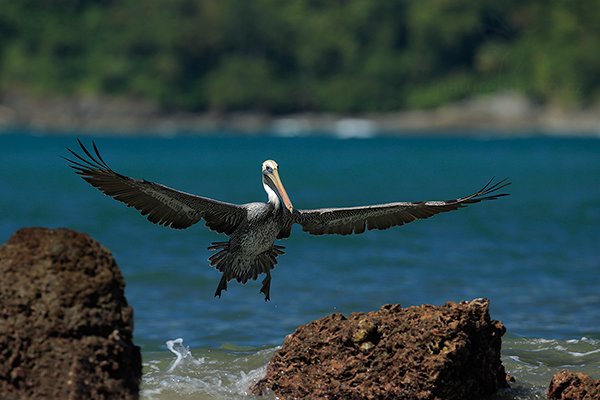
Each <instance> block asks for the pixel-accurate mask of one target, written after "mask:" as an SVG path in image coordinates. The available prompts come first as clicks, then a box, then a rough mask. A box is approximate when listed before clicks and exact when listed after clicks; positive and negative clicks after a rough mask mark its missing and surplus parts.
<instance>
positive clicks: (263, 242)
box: [66, 139, 510, 301]
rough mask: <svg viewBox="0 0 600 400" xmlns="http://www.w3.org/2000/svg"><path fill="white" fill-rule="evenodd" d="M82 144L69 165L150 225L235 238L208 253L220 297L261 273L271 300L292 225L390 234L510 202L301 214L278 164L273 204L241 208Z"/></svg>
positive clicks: (270, 188) (465, 200)
mask: <svg viewBox="0 0 600 400" xmlns="http://www.w3.org/2000/svg"><path fill="white" fill-rule="evenodd" d="M77 141H78V142H79V146H80V147H81V150H83V153H84V155H79V154H77V153H75V152H74V151H72V150H71V149H67V150H69V151H70V152H71V154H73V156H75V157H76V160H71V159H68V158H67V159H66V160H67V161H68V162H69V163H70V167H71V168H73V169H74V170H75V172H76V173H77V174H79V175H80V176H81V177H82V178H83V179H84V180H85V181H87V182H88V183H90V184H91V185H92V186H94V187H96V188H98V189H99V190H101V191H102V192H104V193H105V194H107V195H109V196H111V197H113V198H114V199H115V200H119V201H121V202H123V203H125V204H127V206H129V207H135V208H136V209H137V210H139V211H140V212H141V213H142V215H147V216H148V220H150V222H153V223H155V224H159V225H164V226H168V227H171V228H175V229H184V228H187V227H189V226H191V225H193V224H195V223H196V222H199V221H200V220H202V219H204V221H205V223H206V226H208V227H209V228H210V229H212V230H214V231H216V232H218V233H225V234H226V235H229V240H228V241H224V242H214V243H212V244H211V246H209V247H208V248H209V250H218V251H217V252H216V253H215V254H213V255H212V256H211V257H210V258H209V262H210V265H212V266H213V267H215V268H216V269H218V270H219V271H221V272H222V273H223V275H222V277H221V281H220V282H219V285H218V286H217V290H216V292H215V296H219V297H221V292H222V291H223V290H227V282H229V281H230V280H231V279H234V278H235V279H236V280H237V281H238V282H241V283H246V282H247V281H248V279H253V280H255V279H257V277H258V275H259V274H266V277H265V279H264V280H263V281H262V287H261V289H260V292H261V293H264V295H265V301H267V300H269V292H270V286H271V269H273V268H274V267H275V264H277V256H279V255H281V254H283V253H284V252H283V249H284V247H283V246H279V245H277V244H275V240H276V239H284V238H287V237H289V236H290V232H291V228H292V225H293V224H300V225H301V226H302V229H303V230H304V231H306V232H308V233H310V234H313V235H323V234H329V233H332V234H333V233H335V234H341V235H348V234H351V233H363V232H364V231H365V229H387V228H390V227H392V226H397V225H403V224H406V223H409V222H412V221H415V220H417V219H424V218H429V217H431V216H433V215H435V214H439V213H442V212H446V211H452V210H456V209H458V208H461V207H464V206H466V205H468V204H473V203H479V202H480V201H484V200H494V199H497V198H499V197H502V196H507V195H508V194H506V193H498V190H500V189H502V188H504V187H505V186H507V185H509V184H510V182H508V181H507V180H506V179H504V180H501V181H499V182H496V183H493V184H492V182H493V180H494V179H493V178H492V179H491V180H490V181H489V182H488V183H487V184H486V185H485V186H484V187H483V188H482V189H481V190H478V191H476V192H475V193H473V194H470V195H468V196H465V197H460V198H457V199H454V200H445V201H419V202H398V203H388V204H376V205H370V206H361V207H346V208H321V209H316V210H296V209H295V208H294V207H293V206H292V202H291V201H290V198H289V197H288V194H287V193H286V191H285V189H284V187H283V184H282V183H281V179H280V178H279V171H278V166H277V163H276V162H275V161H273V160H267V161H265V162H263V164H262V184H263V187H264V189H265V191H266V192H267V196H268V201H267V202H266V203H248V204H242V205H237V204H230V203H224V202H222V201H218V200H213V199H210V198H208V197H202V196H197V195H193V194H189V193H185V192H181V191H178V190H175V189H171V188H169V187H167V186H163V185H161V184H158V183H154V182H150V181H147V180H138V179H132V178H129V177H127V176H125V175H121V174H120V173H118V172H115V171H113V170H112V169H111V168H110V167H109V166H108V164H107V163H106V162H105V161H104V160H103V159H102V156H101V155H100V152H99V151H98V148H97V147H96V144H95V143H94V142H92V145H93V149H94V153H95V155H94V154H92V152H90V151H89V150H88V149H87V148H86V147H85V146H84V145H83V143H81V141H80V140H79V139H77Z"/></svg>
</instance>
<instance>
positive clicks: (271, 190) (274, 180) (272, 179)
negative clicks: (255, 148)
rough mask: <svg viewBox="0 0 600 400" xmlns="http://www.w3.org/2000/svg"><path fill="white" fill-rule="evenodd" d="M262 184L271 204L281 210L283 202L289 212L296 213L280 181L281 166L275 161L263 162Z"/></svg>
mask: <svg viewBox="0 0 600 400" xmlns="http://www.w3.org/2000/svg"><path fill="white" fill-rule="evenodd" d="M262 182H263V187H264V188H265V192H267V196H269V203H272V204H274V205H275V207H276V208H279V207H280V205H281V202H283V204H284V205H285V208H287V209H288V211H290V212H293V211H294V206H292V202H291V201H290V198H289V197H288V195H287V193H286V191H285V188H284V187H283V184H282V183H281V179H279V166H278V165H277V163H276V162H275V161H273V160H267V161H265V162H263V164H262ZM280 199H281V202H280Z"/></svg>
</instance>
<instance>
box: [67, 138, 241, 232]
mask: <svg viewBox="0 0 600 400" xmlns="http://www.w3.org/2000/svg"><path fill="white" fill-rule="evenodd" d="M77 141H78V142H79V146H80V147H81V149H82V150H83V152H84V153H85V156H87V158H86V157H84V156H81V155H79V154H77V153H75V152H74V151H73V150H71V149H67V150H69V151H70V152H71V154H73V155H74V156H75V157H76V158H77V161H74V160H70V159H68V158H66V160H67V161H68V162H69V163H70V165H69V166H70V167H71V168H73V169H74V170H75V172H76V173H77V174H78V175H80V176H81V177H82V178H83V179H84V180H85V181H86V182H88V183H89V184H90V185H92V186H94V187H96V188H98V189H99V190H100V191H102V192H103V193H105V194H107V195H109V196H111V197H112V198H114V199H115V200H118V201H121V202H123V203H125V204H127V206H129V207H134V208H136V209H137V210H138V211H140V212H141V213H142V215H147V216H148V220H149V221H150V222H153V223H155V224H159V225H164V226H169V227H171V228H176V229H183V228H187V227H189V226H190V225H193V224H195V223H196V222H198V221H200V220H201V219H204V220H205V221H206V225H207V226H208V227H209V228H210V229H212V230H214V231H217V232H219V233H226V234H231V233H232V232H233V231H234V230H235V228H237V226H238V225H239V224H240V223H241V222H242V221H243V219H244V218H245V217H246V209H245V208H244V207H242V206H239V205H236V204H230V203H224V202H221V201H218V200H213V199H209V198H207V197H202V196H196V195H193V194H188V193H185V192H181V191H178V190H175V189H171V188H169V187H167V186H164V185H161V184H158V183H154V182H150V181H147V180H144V179H132V178H129V177H127V176H125V175H121V174H119V173H118V172H115V171H113V170H112V169H111V168H110V167H109V166H108V165H107V164H106V162H105V161H104V160H103V159H102V156H100V152H99V151H98V148H97V147H96V144H95V143H93V142H92V145H93V147H94V152H95V153H96V157H94V156H93V155H92V154H91V153H90V151H89V150H88V149H87V148H86V147H85V146H84V145H83V144H82V143H81V141H80V140H79V139H77Z"/></svg>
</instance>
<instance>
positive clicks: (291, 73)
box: [0, 0, 600, 113]
mask: <svg viewBox="0 0 600 400" xmlns="http://www.w3.org/2000/svg"><path fill="white" fill-rule="evenodd" d="M599 18H600V1H598V0H490V1H487V0H484V1H473V0H419V1H405V0H397V1H392V0H390V1H373V0H332V1H325V0H285V1H281V0H254V1H249V0H144V1H137V0H121V1H117V0H45V1H36V0H0V93H2V92H3V93H10V92H14V91H19V92H26V93H32V94H64V95H86V94H108V95H127V96H134V97H137V98H143V99H148V100H151V101H154V102H157V103H159V104H161V106H162V107H163V108H164V109H167V110H193V111H202V110H216V111H226V110H256V111H268V112H274V113H282V112H292V111H311V110H316V111H342V112H360V111H386V110H395V109H402V108H422V107H433V106H437V105H440V104H443V103H445V102H448V101H454V100H457V99H461V98H464V97H468V96H471V95H473V94H481V93H487V92H496V91H500V90H505V89H512V90H517V91H520V92H523V93H525V94H526V95H528V96H530V97H532V98H534V99H536V100H538V101H541V102H549V103H556V104H560V105H566V106H581V105H586V104H590V103H596V102H598V101H599V100H600V22H599Z"/></svg>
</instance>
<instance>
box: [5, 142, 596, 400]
mask: <svg viewBox="0 0 600 400" xmlns="http://www.w3.org/2000/svg"><path fill="white" fill-rule="evenodd" d="M77 136H79V137H80V138H82V140H83V141H84V142H86V143H89V142H90V137H87V136H86V135H85V134H80V133H78V134H77ZM75 137H76V136H75V135H71V134H60V135H39V134H35V133H31V132H23V131H20V132H8V133H5V134H3V135H0V241H1V242H4V241H6V240H7V239H8V238H9V237H10V235H11V234H12V233H13V232H14V231H16V230H17V229H19V228H21V227H24V226H46V227H69V228H72V229H76V230H79V231H83V232H86V233H89V234H90V235H91V236H93V237H94V238H95V239H97V240H99V241H100V242H101V243H102V244H104V245H105V246H106V247H108V248H109V249H111V251H112V252H113V254H114V256H115V258H116V260H117V262H118V264H119V266H120V267H121V270H122V271H123V274H124V276H125V280H126V282H127V288H126V295H127V298H128V301H129V302H130V304H131V305H132V306H133V308H134V310H135V342H136V343H137V344H138V345H140V346H141V348H142V352H143V359H144V365H145V375H144V379H143V398H144V399H247V398H251V397H249V396H247V395H245V393H246V391H247V388H248V385H249V384H250V383H251V382H252V381H253V380H255V379H257V377H260V376H261V374H262V373H263V372H264V368H265V365H266V364H267V362H268V360H269V358H270V357H271V355H272V354H273V352H274V351H275V350H276V348H277V346H279V345H281V343H282V342H283V339H284V337H285V336H286V335H287V334H289V333H292V332H293V331H294V330H295V328H296V327H297V326H298V325H300V324H303V323H306V322H308V321H311V320H314V319H316V318H320V317H323V316H325V315H328V314H330V313H334V312H342V313H350V312H353V311H370V310H375V309H378V308H379V307H380V306H381V305H382V304H386V303H400V304H402V305H404V306H410V305H417V304H423V303H429V304H438V305H441V304H444V303H445V302H446V301H461V300H469V299H473V298H477V297H486V298H489V299H490V301H491V314H492V318H494V319H498V320H501V321H502V322H504V324H505V325H506V327H507V330H508V332H507V335H506V336H505V337H504V340H503V362H504V364H505V366H506V368H507V370H508V372H509V373H511V374H512V375H513V376H514V377H515V378H516V380H517V383H516V384H514V385H513V388H512V389H510V390H508V391H505V392H503V393H501V394H499V395H498V396H496V397H495V398H496V399H543V398H545V391H546V388H547V385H548V383H549V380H550V378H551V376H552V374H553V373H554V372H557V371H559V370H560V369H562V368H569V369H573V370H577V371H585V372H587V373H589V374H591V375H592V376H594V377H596V378H598V377H600V139H598V138H568V137H540V136H535V135H531V136H528V135H522V136H520V137H514V138H507V137H500V136H494V135H491V134H489V133H487V134H481V135H477V134H475V135H470V136H469V137H466V136H465V137H460V136H449V135H447V134H446V133H443V132H440V135H439V136H434V137H426V138H420V137H417V136H414V137H373V138H366V139H339V138H335V137H331V136H326V135H321V136H319V135H315V136H309V137H293V138H283V137H276V136H269V135H263V136H255V137H248V136H236V135H232V134H229V135H228V134H227V133H220V134H215V135H202V136H175V137H157V136H151V135H146V136H145V135H139V134H138V135H132V136H119V137H116V136H97V137H94V138H93V139H95V140H96V143H97V144H98V147H99V148H100V150H101V152H102V153H103V156H104V159H105V160H106V161H107V162H108V163H109V164H110V165H111V167H113V169H115V170H117V171H118V172H121V173H123V174H125V175H129V176H132V177H137V178H145V179H148V180H153V181H155V182H160V183H163V184H166V185H168V186H171V187H174V188H177V189H180V190H184V191H187V192H191V193H197V194H201V195H205V196H208V197H213V198H216V199H219V200H224V201H228V202H234V203H246V202H250V201H264V200H266V195H265V193H264V191H263V188H262V185H261V181H260V167H261V163H262V161H263V160H265V159H267V158H273V159H275V160H277V162H278V163H279V165H280V174H281V177H282V180H283V182H284V184H285V186H286V189H287V191H288V194H289V195H290V198H291V200H292V202H293V203H294V206H295V207H296V208H318V207H335V206H352V205H362V204H370V203H380V202H391V201H399V200H441V199H448V198H454V197H457V196H461V195H465V194H469V193H471V192H473V191H475V190H477V189H479V188H480V187H481V186H483V185H484V184H485V183H486V182H487V181H488V180H489V179H490V178H491V177H492V176H496V177H497V178H504V177H508V178H510V180H511V181H512V182H513V184H512V185H511V186H509V187H508V188H507V189H508V190H509V191H510V193H511V196H509V197H505V198H501V199H499V200H497V201H494V202H486V203H482V204H476V205H473V206H471V207H468V208H466V209H461V210H458V211H456V212H452V213H447V214H443V215H438V216H436V217H433V218H431V219H428V220H425V221H417V222H414V223H411V224H408V225H406V226H403V227H399V228H393V229H390V230H386V231H369V232H367V233H365V234H362V235H354V236H319V237H317V236H310V235H308V234H305V233H303V232H302V231H301V230H300V229H299V228H295V229H294V230H293V232H292V236H291V237H290V239H288V240H285V241H282V242H280V244H283V245H285V246H286V254H285V255H283V256H281V257H280V258H279V264H278V266H277V268H276V269H275V270H274V271H273V282H272V285H271V299H272V301H270V302H268V303H265V301H264V298H263V296H262V295H260V294H259V289H260V281H253V282H250V283H249V284H246V285H240V284H237V283H235V282H232V283H231V284H230V286H229V290H228V291H227V292H224V294H223V297H222V298H221V299H218V298H214V297H213V293H214V290H215V288H216V285H217V283H218V281H219V279H220V273H218V272H217V271H215V270H214V269H212V268H211V267H209V265H208V263H207V261H206V259H207V258H208V256H209V254H210V252H209V251H208V250H207V249H206V247H207V246H208V245H209V244H210V242H212V241H217V240H223V238H224V236H220V235H218V234H215V233H213V232H210V231H209V230H208V229H207V228H206V227H205V226H204V225H203V224H202V223H201V224H197V225H195V226H192V227H191V228H189V229H187V230H183V231H176V230H171V229H168V228H164V227H160V226H156V225H153V224H151V223H149V222H148V221H146V220H145V218H143V217H141V216H140V215H139V214H138V213H137V212H136V211H135V210H133V209H130V208H127V207H125V206H124V205H123V204H121V203H118V202H116V201H114V200H112V199H110V198H108V197H107V196H104V195H103V194H101V193H100V192H99V191H97V190H95V189H93V188H92V187H91V186H89V185H88V184H87V183H85V182H84V181H82V180H81V179H80V178H78V177H77V176H76V175H75V174H73V173H72V172H71V170H70V169H69V168H68V167H67V166H66V163H65V161H64V160H63V159H62V158H60V156H67V155H68V154H67V151H66V150H65V147H67V146H68V147H71V148H75V147H76V146H77V143H76V140H75ZM176 339H182V341H176ZM167 341H169V346H170V347H171V348H172V351H171V350H169V348H168V346H167Z"/></svg>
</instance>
